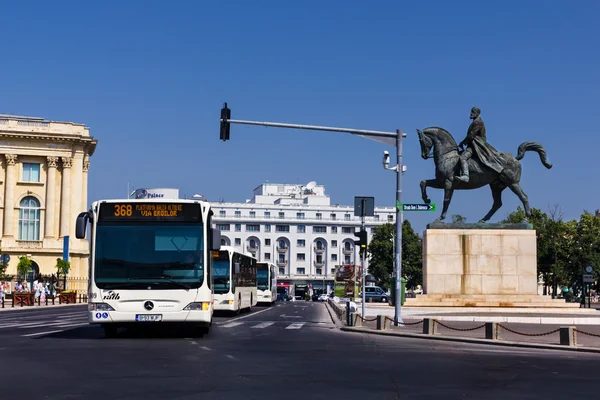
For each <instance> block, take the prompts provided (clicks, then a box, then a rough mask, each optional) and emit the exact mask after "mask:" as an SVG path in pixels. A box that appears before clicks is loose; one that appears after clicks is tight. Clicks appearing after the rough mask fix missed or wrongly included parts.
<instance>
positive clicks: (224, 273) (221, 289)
mask: <svg viewBox="0 0 600 400" xmlns="http://www.w3.org/2000/svg"><path fill="white" fill-rule="evenodd" d="M229 265H230V264H229V260H214V261H213V279H214V283H213V291H214V292H215V293H216V294H224V293H229V288H230V282H231V276H230V274H229Z"/></svg>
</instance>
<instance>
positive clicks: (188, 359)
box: [0, 301, 600, 400]
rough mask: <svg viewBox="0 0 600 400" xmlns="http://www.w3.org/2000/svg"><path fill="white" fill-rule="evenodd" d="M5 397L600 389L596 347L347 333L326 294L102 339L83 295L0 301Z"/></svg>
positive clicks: (568, 394) (549, 393) (528, 393)
mask: <svg viewBox="0 0 600 400" xmlns="http://www.w3.org/2000/svg"><path fill="white" fill-rule="evenodd" d="M0 360H1V365H2V370H1V371H0V390H1V392H2V398H6V399H10V398H29V399H111V400H116V399H144V400H152V399H285V400H288V399H303V400H305V399H311V400H312V399H328V400H337V399H364V398H373V399H378V400H379V399H405V398H448V399H454V398H461V399H465V398H470V399H482V398H485V399H507V398H510V399H537V398H542V399H548V398H560V397H565V398H572V397H575V396H579V395H581V396H586V397H589V395H592V394H593V393H595V390H594V389H596V390H597V388H598V384H597V379H596V377H595V375H596V374H595V372H594V371H595V370H596V369H597V367H598V365H600V355H596V354H579V353H571V352H561V351H551V350H539V349H522V348H514V349H513V348H499V347H494V346H485V345H474V344H462V343H449V342H438V341H430V340H423V339H410V338H396V337H385V336H377V335H368V334H362V333H348V332H341V331H339V330H338V329H336V328H335V326H334V324H333V322H332V319H331V318H330V315H329V313H328V311H327V309H326V307H325V305H324V304H323V303H315V302H304V301H299V302H291V303H278V304H277V305H276V306H274V307H255V308H254V310H253V312H252V313H250V314H242V315H241V316H239V317H218V318H217V319H216V321H215V323H214V324H213V327H212V329H211V332H210V333H209V334H208V335H206V336H204V337H203V338H193V337H188V336H187V333H186V332H178V331H160V330H157V331H153V332H147V331H142V332H135V331H124V332H122V333H120V334H119V336H118V337H117V338H114V339H105V338H104V336H103V333H102V330H101V329H100V328H98V327H95V326H89V325H88V324H87V320H86V315H85V306H68V307H58V308H48V309H37V310H14V311H4V312H0Z"/></svg>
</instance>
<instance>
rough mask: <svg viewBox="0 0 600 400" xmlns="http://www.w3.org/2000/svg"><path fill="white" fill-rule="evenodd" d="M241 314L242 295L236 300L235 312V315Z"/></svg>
mask: <svg viewBox="0 0 600 400" xmlns="http://www.w3.org/2000/svg"><path fill="white" fill-rule="evenodd" d="M241 313H242V295H241V294H240V296H239V298H238V309H237V311H236V315H240V314H241Z"/></svg>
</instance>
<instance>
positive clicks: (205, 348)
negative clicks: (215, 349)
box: [200, 346, 211, 351]
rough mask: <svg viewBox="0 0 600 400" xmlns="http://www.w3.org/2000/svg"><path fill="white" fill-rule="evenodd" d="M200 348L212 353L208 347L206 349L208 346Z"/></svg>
mask: <svg viewBox="0 0 600 400" xmlns="http://www.w3.org/2000/svg"><path fill="white" fill-rule="evenodd" d="M200 348H201V349H202V350H206V351H211V350H210V349H209V348H208V347H206V346H200Z"/></svg>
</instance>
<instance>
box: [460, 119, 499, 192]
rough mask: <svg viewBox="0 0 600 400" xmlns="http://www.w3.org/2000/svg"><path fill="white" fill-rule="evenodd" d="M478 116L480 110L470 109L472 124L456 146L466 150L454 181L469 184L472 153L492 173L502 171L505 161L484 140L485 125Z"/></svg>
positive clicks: (461, 157)
mask: <svg viewBox="0 0 600 400" xmlns="http://www.w3.org/2000/svg"><path fill="white" fill-rule="evenodd" d="M480 114H481V110H480V109H479V108H478V107H473V108H471V119H472V120H473V122H472V123H471V125H470V126H469V130H468V131H467V137H465V138H464V140H463V141H462V142H460V144H459V145H458V146H459V147H463V146H467V148H466V150H465V151H463V152H462V153H461V155H460V172H461V175H459V176H457V177H456V179H458V180H460V181H463V182H469V159H470V158H471V157H472V156H473V153H475V154H476V155H477V157H478V158H479V160H480V161H481V163H482V164H484V165H485V166H487V167H489V168H491V169H493V170H494V171H496V172H498V173H500V172H502V170H503V169H504V165H505V160H504V159H502V157H501V156H500V154H499V153H498V151H497V150H496V149H495V148H494V147H492V146H491V145H490V144H489V143H488V142H487V140H486V137H485V125H484V123H483V120H482V119H481V116H480Z"/></svg>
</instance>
